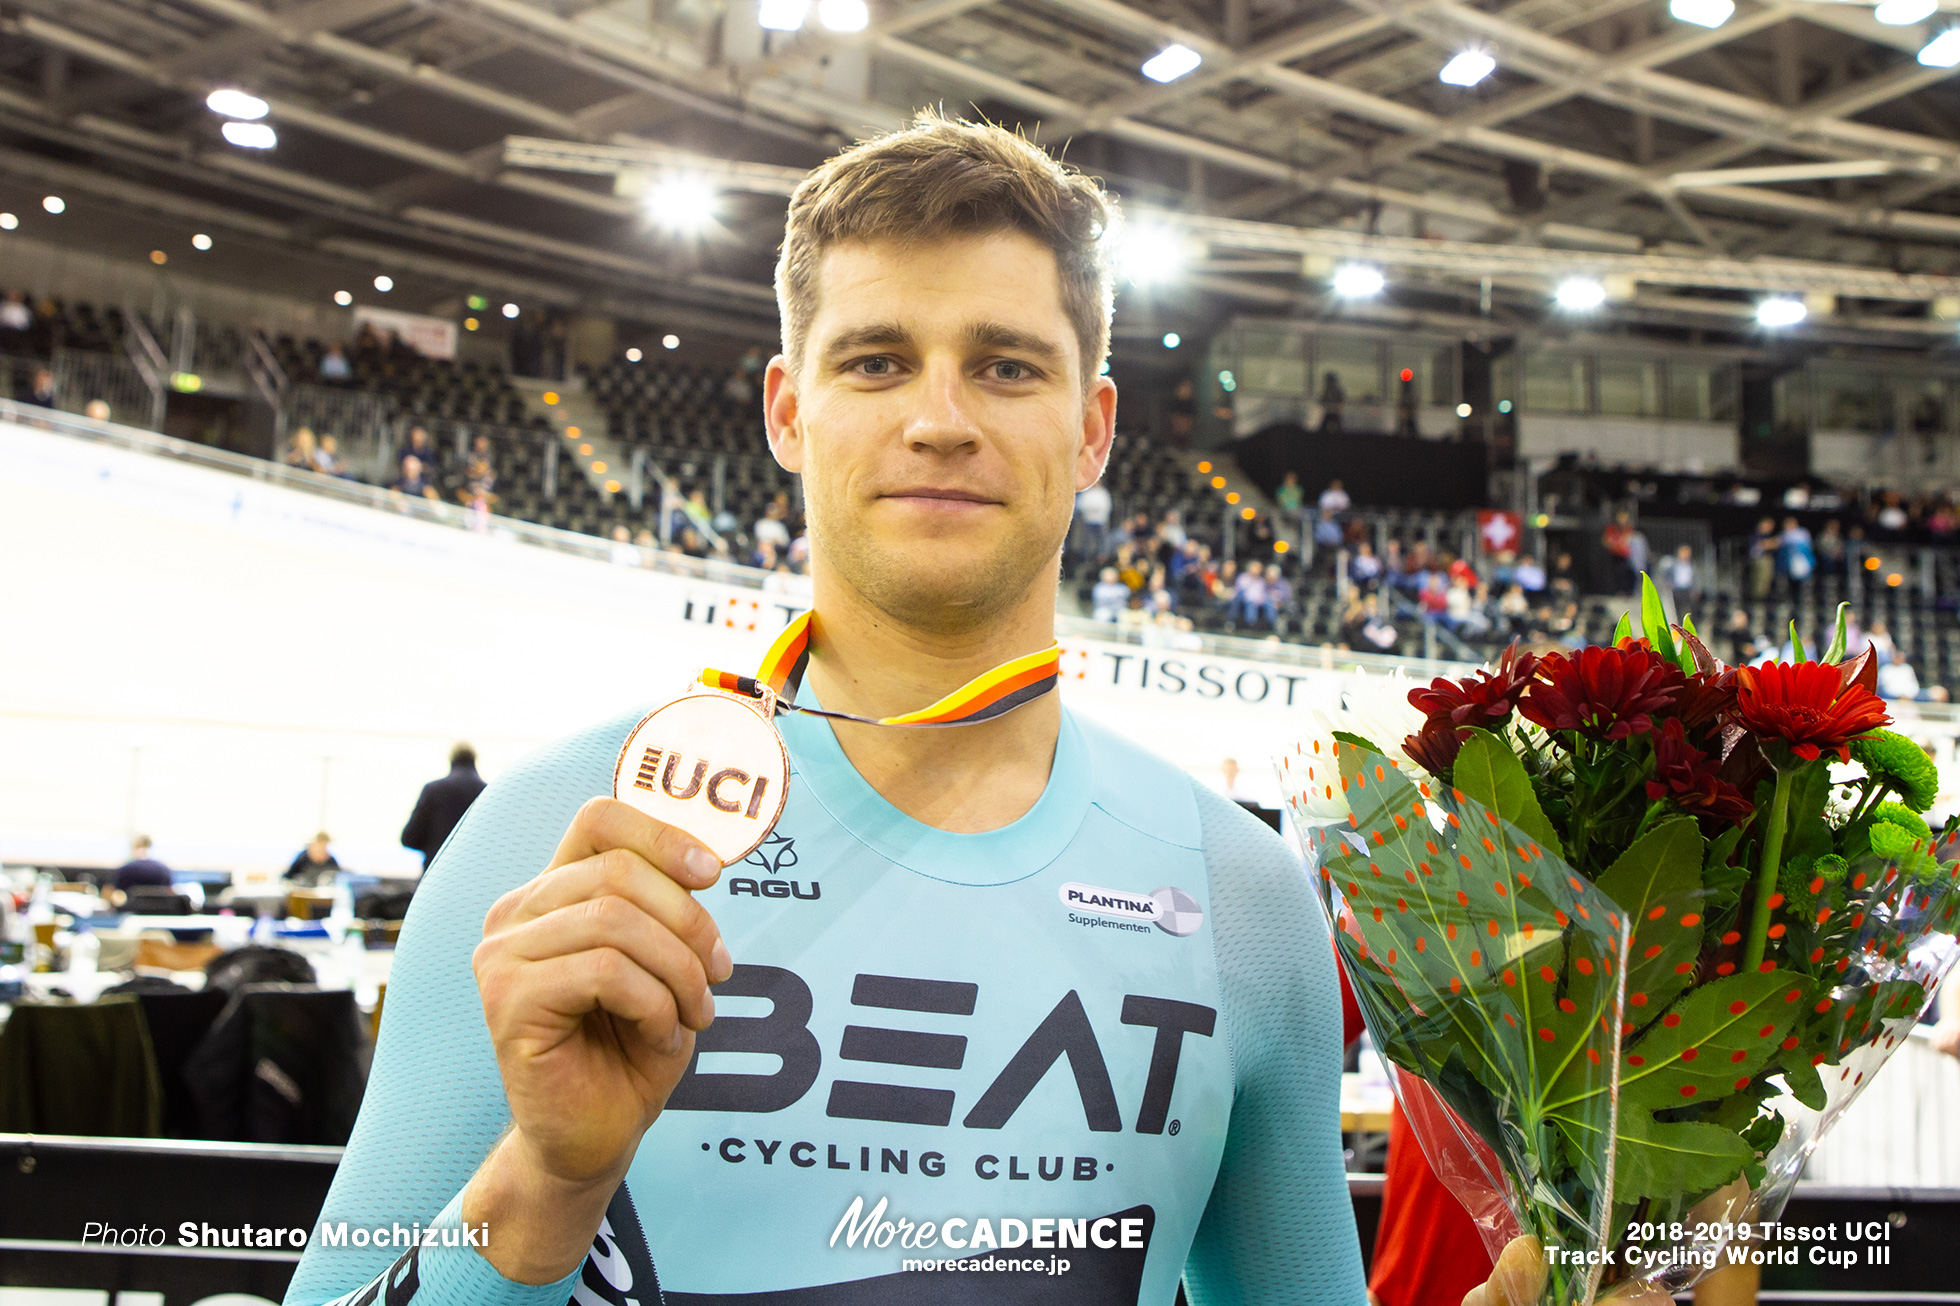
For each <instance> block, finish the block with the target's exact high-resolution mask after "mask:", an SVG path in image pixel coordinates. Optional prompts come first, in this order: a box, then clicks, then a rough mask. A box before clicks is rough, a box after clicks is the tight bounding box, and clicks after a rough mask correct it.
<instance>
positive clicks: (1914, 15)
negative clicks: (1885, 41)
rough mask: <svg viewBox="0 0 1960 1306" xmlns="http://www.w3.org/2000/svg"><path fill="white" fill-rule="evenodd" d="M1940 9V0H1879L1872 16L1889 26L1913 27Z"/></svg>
mask: <svg viewBox="0 0 1960 1306" xmlns="http://www.w3.org/2000/svg"><path fill="white" fill-rule="evenodd" d="M1939 9H1940V0H1879V4H1878V8H1876V9H1874V10H1872V17H1873V18H1876V19H1877V20H1878V21H1879V22H1881V23H1884V24H1885V25H1886V26H1887V27H1911V26H1912V25H1913V24H1914V23H1923V22H1925V21H1926V20H1927V19H1928V18H1931V17H1932V16H1933V15H1934V14H1936V13H1938V12H1939Z"/></svg>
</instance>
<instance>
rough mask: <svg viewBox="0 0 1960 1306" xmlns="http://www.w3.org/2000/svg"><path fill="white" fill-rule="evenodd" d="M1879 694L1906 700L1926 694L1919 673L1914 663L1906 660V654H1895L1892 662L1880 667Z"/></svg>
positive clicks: (1909, 700)
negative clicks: (1920, 682)
mask: <svg viewBox="0 0 1960 1306" xmlns="http://www.w3.org/2000/svg"><path fill="white" fill-rule="evenodd" d="M1878 696H1879V697H1880V698H1888V699H1894V700H1899V699H1903V700H1905V701H1906V702H1913V701H1915V700H1917V699H1919V698H1922V697H1923V696H1924V694H1923V691H1922V689H1921V686H1920V684H1919V673H1918V672H1917V671H1914V670H1913V669H1912V663H1910V662H1908V661H1907V660H1906V656H1905V654H1903V653H1897V654H1894V655H1893V657H1892V660H1891V661H1890V662H1887V663H1886V664H1885V665H1884V666H1881V667H1880V668H1879V669H1878Z"/></svg>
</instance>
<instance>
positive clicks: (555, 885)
mask: <svg viewBox="0 0 1960 1306" xmlns="http://www.w3.org/2000/svg"><path fill="white" fill-rule="evenodd" d="M521 893H522V897H521V898H520V899H519V900H518V901H516V902H515V903H512V904H510V905H509V907H508V909H507V910H504V911H503V914H502V916H501V918H500V919H496V920H495V921H494V922H493V924H494V926H495V927H496V928H500V929H511V928H515V927H517V926H520V925H522V924H523V923H524V922H526V921H528V920H534V919H536V918H537V917H540V916H544V915H548V914H549V913H551V912H554V911H557V910H559V909H560V908H564V907H569V906H571V905H573V904H574V903H580V902H589V901H593V900H595V899H599V898H605V897H617V898H624V899H625V900H626V901H628V902H630V903H632V904H633V905H634V906H636V907H638V908H639V909H640V910H641V911H643V912H645V913H646V914H647V915H649V916H651V917H653V918H654V919H655V920H657V921H659V922H660V923H661V924H663V925H665V926H666V927H667V928H668V929H669V930H671V931H672V932H673V933H674V936H675V937H676V938H678V939H680V941H681V942H683V943H685V944H686V945H687V946H688V947H689V948H692V949H693V950H694V955H695V956H697V957H699V958H700V959H701V966H702V968H703V969H704V970H706V971H707V973H708V979H709V981H710V982H711V983H715V984H719V983H721V982H722V981H723V980H725V979H727V978H728V976H729V972H731V971H732V970H733V969H734V962H733V961H732V960H731V959H730V958H729V955H728V949H727V947H726V946H725V945H723V944H722V942H721V930H720V928H719V927H718V926H716V924H715V920H714V917H713V916H710V915H709V914H708V909H707V908H706V907H703V906H702V905H701V904H700V902H699V901H698V900H697V899H696V898H695V897H694V895H692V894H690V893H688V892H687V890H685V889H684V888H682V887H681V886H680V885H678V884H676V883H674V881H673V880H671V879H669V878H668V877H667V876H666V874H664V873H663V872H661V871H660V870H659V869H658V868H657V867H654V866H650V865H648V864H647V862H646V861H645V860H644V859H643V858H641V857H640V855H639V854H638V853H635V852H632V851H630V850H628V849H625V848H613V849H609V850H608V851H606V852H602V853H598V854H596V855H594V856H592V857H588V858H586V859H585V860H584V861H580V862H574V863H572V864H571V865H569V866H561V867H559V868H558V869H557V870H555V871H553V872H551V873H550V874H549V875H541V876H539V877H538V878H537V879H535V880H532V881H531V882H530V883H529V884H527V885H525V886H524V888H523V889H522V890H521ZM503 906H504V904H501V903H500V904H499V907H500V908H502V907H503ZM494 915H495V913H494V912H493V916H494Z"/></svg>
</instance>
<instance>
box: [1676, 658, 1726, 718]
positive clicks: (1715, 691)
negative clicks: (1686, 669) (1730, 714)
mask: <svg viewBox="0 0 1960 1306" xmlns="http://www.w3.org/2000/svg"><path fill="white" fill-rule="evenodd" d="M1734 702H1735V672H1734V671H1732V670H1730V669H1729V668H1727V667H1724V668H1722V669H1721V670H1720V671H1716V672H1705V671H1703V672H1696V673H1695V674H1694V675H1692V676H1689V677H1688V678H1687V682H1686V683H1685V684H1684V685H1683V686H1682V689H1681V696H1680V697H1679V698H1678V699H1677V700H1676V701H1675V704H1674V715H1675V716H1677V717H1680V718H1681V724H1682V725H1684V726H1686V727H1687V728H1688V729H1690V730H1695V729H1698V728H1699V727H1701V726H1705V725H1707V724H1708V723H1709V722H1711V721H1714V720H1716V719H1717V718H1719V717H1721V716H1722V715H1723V714H1724V713H1726V712H1727V711H1728V710H1729V708H1730V706H1731V705H1733V704H1734Z"/></svg>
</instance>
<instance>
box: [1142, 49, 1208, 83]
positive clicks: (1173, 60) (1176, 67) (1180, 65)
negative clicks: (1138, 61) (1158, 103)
mask: <svg viewBox="0 0 1960 1306" xmlns="http://www.w3.org/2000/svg"><path fill="white" fill-rule="evenodd" d="M1204 61H1205V57H1204V56H1203V55H1201V54H1199V53H1198V52H1197V51H1196V50H1193V49H1192V48H1191V47H1190V46H1188V45H1167V46H1165V47H1164V48H1163V49H1161V50H1159V51H1158V52H1157V53H1156V54H1153V55H1151V56H1150V57H1149V58H1148V59H1146V60H1144V61H1143V75H1144V76H1145V77H1148V78H1149V79H1150V80H1151V81H1153V82H1174V81H1176V80H1177V79H1178V78H1180V77H1182V76H1184V75H1185V74H1186V73H1189V72H1192V71H1194V70H1195V69H1196V68H1197V66H1198V65H1199V64H1201V63H1203V62H1204Z"/></svg>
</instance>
